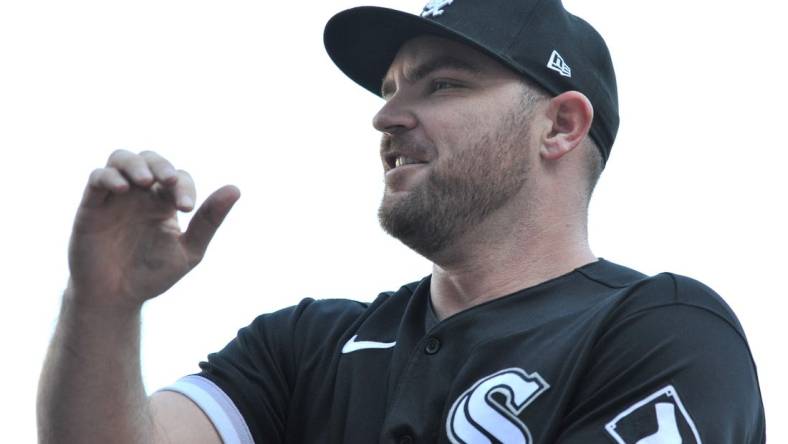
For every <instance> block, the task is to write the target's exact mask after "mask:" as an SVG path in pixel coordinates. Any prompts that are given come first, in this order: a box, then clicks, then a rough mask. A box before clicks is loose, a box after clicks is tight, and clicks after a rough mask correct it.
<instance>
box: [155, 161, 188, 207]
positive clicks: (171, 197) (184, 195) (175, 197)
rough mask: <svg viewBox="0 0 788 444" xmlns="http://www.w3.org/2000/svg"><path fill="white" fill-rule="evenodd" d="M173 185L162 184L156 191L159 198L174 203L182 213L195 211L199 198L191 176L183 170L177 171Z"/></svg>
mask: <svg viewBox="0 0 788 444" xmlns="http://www.w3.org/2000/svg"><path fill="white" fill-rule="evenodd" d="M171 182H172V183H171V184H162V185H161V186H160V187H159V188H158V189H157V190H156V191H157V192H158V194H159V196H160V197H162V198H163V199H164V200H166V201H169V202H174V203H175V207H176V208H177V209H178V210H180V211H186V212H189V211H191V210H193V209H194V201H195V200H196V198H197V189H196V188H195V186H194V180H193V179H192V176H191V174H189V173H187V172H186V171H183V170H178V171H175V176H173V179H172V180H171Z"/></svg>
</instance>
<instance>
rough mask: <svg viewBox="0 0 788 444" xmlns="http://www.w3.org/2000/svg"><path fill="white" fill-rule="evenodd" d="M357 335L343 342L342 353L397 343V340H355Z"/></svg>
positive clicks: (391, 345)
mask: <svg viewBox="0 0 788 444" xmlns="http://www.w3.org/2000/svg"><path fill="white" fill-rule="evenodd" d="M357 337H358V335H355V336H353V337H352V338H350V340H348V341H347V342H346V343H345V346H344V347H342V353H353V352H354V351H358V350H366V349H375V348H377V349H380V348H391V347H394V346H395V345H397V341H394V342H376V341H356V338H357Z"/></svg>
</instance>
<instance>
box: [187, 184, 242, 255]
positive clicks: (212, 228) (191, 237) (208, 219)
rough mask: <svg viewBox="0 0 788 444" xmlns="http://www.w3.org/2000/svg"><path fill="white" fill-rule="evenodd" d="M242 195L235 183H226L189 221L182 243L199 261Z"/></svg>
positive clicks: (209, 197) (206, 200)
mask: <svg viewBox="0 0 788 444" xmlns="http://www.w3.org/2000/svg"><path fill="white" fill-rule="evenodd" d="M240 197H241V191H240V190H239V189H238V188H236V187H235V186H233V185H226V186H224V187H222V188H219V189H218V190H216V191H214V192H213V194H211V195H210V196H208V198H207V199H205V202H203V204H202V205H201V206H200V208H199V209H198V210H197V212H196V213H195V214H194V217H193V218H192V220H191V221H190V222H189V226H188V228H186V232H185V233H183V235H182V236H181V245H183V247H184V248H185V249H186V251H187V252H188V253H189V256H190V257H193V258H195V259H196V260H195V263H196V262H199V261H200V259H202V257H203V255H205V250H206V249H207V248H208V244H209V243H210V242H211V239H212V238H213V235H214V234H216V230H217V229H219V226H220V225H221V224H222V221H224V218H225V217H226V216H227V214H228V213H229V212H230V210H231V209H232V208H233V205H235V202H237V201H238V199H239V198H240Z"/></svg>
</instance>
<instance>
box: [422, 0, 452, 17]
mask: <svg viewBox="0 0 788 444" xmlns="http://www.w3.org/2000/svg"><path fill="white" fill-rule="evenodd" d="M452 3H454V0H430V1H429V2H428V3H427V5H426V6H425V7H424V10H423V11H422V12H421V16H422V17H429V16H433V17H437V16H439V15H441V14H443V9H441V8H443V7H444V6H449V5H450V4H452Z"/></svg>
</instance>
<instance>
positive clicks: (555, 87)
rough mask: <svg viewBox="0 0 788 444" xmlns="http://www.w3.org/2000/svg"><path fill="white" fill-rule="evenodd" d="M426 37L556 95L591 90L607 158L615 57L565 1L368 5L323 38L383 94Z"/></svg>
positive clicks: (350, 70) (359, 79) (613, 124)
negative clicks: (399, 63)
mask: <svg viewBox="0 0 788 444" xmlns="http://www.w3.org/2000/svg"><path fill="white" fill-rule="evenodd" d="M421 35H433V36H436V37H443V38H448V39H451V40H454V41H457V42H459V43H463V44H467V45H469V46H471V47H474V48H476V49H478V50H480V51H482V52H483V53H486V54H488V55H490V56H491V57H493V58H494V59H497V60H498V61H500V62H501V63H503V64H504V65H506V66H508V67H510V68H511V69H513V70H514V71H515V72H517V73H519V74H521V75H523V76H524V77H526V78H527V79H529V80H530V81H531V82H533V83H535V84H537V85H539V86H540V87H542V88H544V89H545V90H546V91H547V92H548V93H550V94H553V95H558V94H561V93H563V92H565V91H573V90H574V91H579V92H581V93H583V94H585V95H586V97H588V99H589V100H590V101H591V104H592V105H593V107H594V120H593V122H592V125H591V138H592V139H593V140H594V141H595V142H596V144H597V146H598V147H599V150H600V152H601V153H602V158H603V159H604V161H605V162H607V159H608V156H609V155H610V149H611V148H612V146H613V141H614V140H615V138H616V133H617V132H618V122H619V118H618V93H617V90H616V75H615V72H614V71H613V62H612V60H611V59H610V52H609V51H608V49H607V45H606V44H605V41H604V40H603V39H602V36H601V35H599V33H598V32H597V31H596V30H595V29H594V28H593V27H592V26H591V25H589V24H588V23H587V22H586V21H584V20H583V19H581V18H579V17H576V16H574V15H572V14H570V13H569V12H568V11H566V9H564V6H563V5H562V4H561V0H430V1H429V3H427V5H426V6H425V7H424V9H423V10H422V12H421V15H414V14H409V13H406V12H402V11H397V10H394V9H388V8H381V7H375V6H362V7H357V8H352V9H348V10H346V11H342V12H340V13H338V14H336V15H335V16H334V17H332V18H331V19H330V20H329V21H328V23H327V24H326V28H325V32H324V35H323V40H324V43H325V46H326V50H327V51H328V55H329V56H330V57H331V59H332V60H333V61H334V63H336V65H337V66H338V67H339V69H341V70H342V72H344V73H345V74H346V75H347V76H348V77H350V78H351V79H352V80H353V81H355V82H356V83H358V84H359V85H361V86H363V87H364V88H366V89H367V90H369V91H371V92H373V93H374V94H377V95H378V96H380V94H381V84H382V82H383V77H384V76H385V75H386V72H387V71H388V69H389V66H390V65H391V62H392V61H393V60H394V57H395V56H396V55H397V52H398V51H399V49H400V47H401V46H402V45H403V44H404V43H405V42H406V41H408V40H410V39H412V38H414V37H418V36H421Z"/></svg>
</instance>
